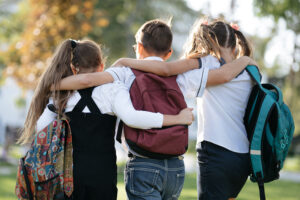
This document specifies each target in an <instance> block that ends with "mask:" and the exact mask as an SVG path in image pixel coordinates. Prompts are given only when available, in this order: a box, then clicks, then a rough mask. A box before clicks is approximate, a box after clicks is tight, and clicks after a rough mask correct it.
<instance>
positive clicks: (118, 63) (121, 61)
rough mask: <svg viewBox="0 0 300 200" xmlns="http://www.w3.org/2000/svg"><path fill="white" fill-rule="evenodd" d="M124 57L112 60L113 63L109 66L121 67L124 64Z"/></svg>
mask: <svg viewBox="0 0 300 200" xmlns="http://www.w3.org/2000/svg"><path fill="white" fill-rule="evenodd" d="M125 59H126V58H119V59H118V60H117V61H116V62H114V64H112V65H111V67H122V66H124V64H123V61H124V60H125Z"/></svg>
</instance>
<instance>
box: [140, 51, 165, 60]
mask: <svg viewBox="0 0 300 200" xmlns="http://www.w3.org/2000/svg"><path fill="white" fill-rule="evenodd" d="M148 57H159V58H161V59H163V60H165V58H164V57H163V56H161V55H157V54H153V53H147V54H143V55H140V58H139V59H145V58H148Z"/></svg>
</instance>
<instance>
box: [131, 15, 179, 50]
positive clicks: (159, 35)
mask: <svg viewBox="0 0 300 200" xmlns="http://www.w3.org/2000/svg"><path fill="white" fill-rule="evenodd" d="M135 39H136V42H137V43H141V44H142V45H143V46H144V48H145V49H146V51H148V52H149V53H155V54H159V55H161V54H165V53H167V52H169V51H170V49H171V45H172V40H173V34H172V31H171V28H170V26H169V25H168V24H167V23H165V22H163V21H161V20H159V19H154V20H150V21H147V22H146V23H144V24H143V25H142V26H141V28H140V29H139V30H138V32H137V33H136V35H135Z"/></svg>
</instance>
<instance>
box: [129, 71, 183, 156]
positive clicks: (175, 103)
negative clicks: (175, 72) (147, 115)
mask: <svg viewBox="0 0 300 200" xmlns="http://www.w3.org/2000/svg"><path fill="white" fill-rule="evenodd" d="M132 72H133V73H134V74H135V76H136V78H135V80H134V82H133V83H132V86H131V88H130V97H131V100H132V104H133V106H134V107H135V109H137V110H145V111H150V112H160V113H162V114H169V115H174V114H178V113H179V112H180V111H181V110H182V109H184V108H186V107H187V105H186V102H185V100H184V97H183V95H182V93H181V90H180V88H179V87H178V84H177V82H176V77H177V76H171V77H160V76H157V75H155V74H152V73H144V72H141V71H137V70H132ZM124 133H125V139H126V142H127V143H128V145H129V147H130V149H131V150H133V151H134V152H136V153H138V154H140V155H143V156H146V157H149V158H156V159H164V158H170V157H174V156H179V155H182V154H184V153H185V152H186V150H187V148H188V127H187V126H183V125H177V126H169V127H164V128H160V129H149V130H142V129H135V128H131V127H128V126H126V125H124Z"/></svg>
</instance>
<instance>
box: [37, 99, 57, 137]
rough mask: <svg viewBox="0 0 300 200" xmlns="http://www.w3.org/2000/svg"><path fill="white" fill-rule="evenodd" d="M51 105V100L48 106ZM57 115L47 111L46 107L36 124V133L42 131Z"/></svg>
mask: <svg viewBox="0 0 300 200" xmlns="http://www.w3.org/2000/svg"><path fill="white" fill-rule="evenodd" d="M51 103H52V100H49V104H51ZM56 116H57V114H56V113H54V112H52V111H51V110H49V108H48V106H46V108H45V109H44V112H43V113H42V115H41V116H40V117H39V119H38V121H37V123H36V131H37V132H39V131H41V130H43V128H45V127H46V126H48V125H49V124H50V123H51V122H52V121H53V120H54V119H55V118H56Z"/></svg>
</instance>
